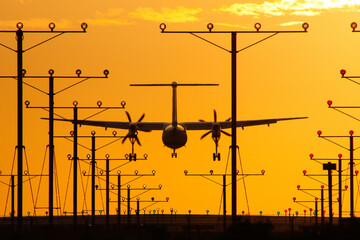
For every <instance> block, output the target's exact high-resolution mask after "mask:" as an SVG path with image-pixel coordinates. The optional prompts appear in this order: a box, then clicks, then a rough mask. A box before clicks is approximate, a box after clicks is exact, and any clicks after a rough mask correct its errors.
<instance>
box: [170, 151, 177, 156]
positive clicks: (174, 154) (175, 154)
mask: <svg viewBox="0 0 360 240" xmlns="http://www.w3.org/2000/svg"><path fill="white" fill-rule="evenodd" d="M171 157H172V158H174V157H175V158H177V153H176V152H175V149H174V152H173V153H171Z"/></svg>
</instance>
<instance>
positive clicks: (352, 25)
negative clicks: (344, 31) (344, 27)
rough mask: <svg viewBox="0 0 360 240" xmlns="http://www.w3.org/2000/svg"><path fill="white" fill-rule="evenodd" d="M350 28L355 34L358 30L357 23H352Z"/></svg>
mask: <svg viewBox="0 0 360 240" xmlns="http://www.w3.org/2000/svg"><path fill="white" fill-rule="evenodd" d="M350 26H351V28H352V29H353V32H355V29H356V28H357V23H356V22H352V23H351V25H350Z"/></svg>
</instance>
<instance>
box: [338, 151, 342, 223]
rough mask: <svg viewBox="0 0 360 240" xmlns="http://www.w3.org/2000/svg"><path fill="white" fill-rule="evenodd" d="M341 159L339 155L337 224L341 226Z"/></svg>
mask: <svg viewBox="0 0 360 240" xmlns="http://www.w3.org/2000/svg"><path fill="white" fill-rule="evenodd" d="M341 157H342V155H341V154H339V163H338V165H339V171H338V172H339V224H341V221H342V200H341V197H342V189H341V188H342V182H341V181H342V166H341Z"/></svg>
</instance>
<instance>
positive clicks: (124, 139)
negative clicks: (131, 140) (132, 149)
mask: <svg viewBox="0 0 360 240" xmlns="http://www.w3.org/2000/svg"><path fill="white" fill-rule="evenodd" d="M128 137H129V134H127V135H126V136H125V137H124V138H123V140H122V141H121V143H124V142H125V141H126V139H127V138H128Z"/></svg>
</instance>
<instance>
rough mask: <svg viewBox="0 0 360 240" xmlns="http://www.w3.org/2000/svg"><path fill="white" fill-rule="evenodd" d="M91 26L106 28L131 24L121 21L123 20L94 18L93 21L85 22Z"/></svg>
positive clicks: (87, 20)
mask: <svg viewBox="0 0 360 240" xmlns="http://www.w3.org/2000/svg"><path fill="white" fill-rule="evenodd" d="M85 22H86V23H88V24H91V25H97V26H108V25H131V24H133V23H131V22H129V21H126V20H123V19H110V18H95V19H90V18H89V19H86V21H85Z"/></svg>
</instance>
